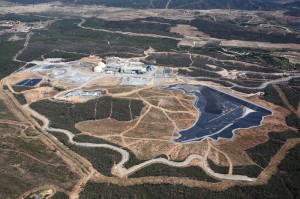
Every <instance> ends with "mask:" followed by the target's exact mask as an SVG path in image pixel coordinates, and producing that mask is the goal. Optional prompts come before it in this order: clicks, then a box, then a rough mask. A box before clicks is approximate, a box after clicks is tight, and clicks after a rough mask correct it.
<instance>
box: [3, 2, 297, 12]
mask: <svg viewBox="0 0 300 199" xmlns="http://www.w3.org/2000/svg"><path fill="white" fill-rule="evenodd" d="M7 1H9V2H13V3H20V4H37V3H47V2H54V1H56V0H7ZM60 1H61V2H62V3H76V4H98V5H105V6H113V7H131V8H159V9H161V8H173V9H242V10H270V9H278V8H290V7H295V6H299V1H293V0H284V1H281V0H280V1H279V0H202V1H199V0H77V1H74V0H60Z"/></svg>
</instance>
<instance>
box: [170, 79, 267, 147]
mask: <svg viewBox="0 0 300 199" xmlns="http://www.w3.org/2000/svg"><path fill="white" fill-rule="evenodd" d="M165 89H166V90H183V91H184V92H185V93H189V94H194V95H196V97H197V100H196V102H195V104H194V106H195V107H196V108H197V109H198V110H199V112H200V117H199V118H198V121H197V122H196V124H195V125H194V126H193V127H191V128H189V129H186V130H183V131H181V132H179V134H180V136H179V137H178V138H176V139H174V141H176V142H181V143H184V142H192V141H200V140H202V139H204V138H206V137H211V138H213V139H215V140H218V139H219V138H226V139H231V138H233V137H234V130H236V129H240V128H250V127H254V126H258V125H260V124H261V122H262V120H263V117H264V116H268V115H271V114H272V112H271V111H269V110H267V109H265V108H263V107H260V106H258V105H255V104H252V103H250V102H248V101H245V100H242V99H240V98H237V97H234V96H232V95H230V94H226V93H224V92H221V91H218V90H216V89H213V88H210V87H207V86H202V85H188V84H177V85H171V86H169V87H167V88H165Z"/></svg>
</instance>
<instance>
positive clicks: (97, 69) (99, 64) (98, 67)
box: [94, 62, 106, 73]
mask: <svg viewBox="0 0 300 199" xmlns="http://www.w3.org/2000/svg"><path fill="white" fill-rule="evenodd" d="M105 67H106V65H105V63H103V62H99V63H98V66H95V68H94V72H95V73H101V72H102V71H103V68H105Z"/></svg>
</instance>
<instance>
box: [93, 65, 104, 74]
mask: <svg viewBox="0 0 300 199" xmlns="http://www.w3.org/2000/svg"><path fill="white" fill-rule="evenodd" d="M102 71H103V69H102V67H101V66H96V67H95V68H94V72H95V73H101V72H102Z"/></svg>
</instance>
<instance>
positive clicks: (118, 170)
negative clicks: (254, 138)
mask: <svg viewBox="0 0 300 199" xmlns="http://www.w3.org/2000/svg"><path fill="white" fill-rule="evenodd" d="M23 107H24V109H26V110H27V111H28V112H30V114H31V115H32V116H34V117H36V118H38V119H40V120H42V121H44V126H43V128H44V129H45V130H47V131H54V132H58V133H63V134H65V135H66V136H67V137H68V141H69V142H70V143H71V144H73V145H76V146H81V147H90V148H108V149H111V150H114V151H116V152H118V153H120V154H121V155H122V160H121V161H120V162H119V163H117V164H116V165H115V166H114V167H113V168H112V173H113V174H115V175H117V176H119V177H127V176H129V175H130V174H132V173H134V172H136V171H137V170H139V169H142V168H144V167H146V166H149V165H151V164H158V163H161V164H166V165H169V166H174V167H186V166H188V165H189V164H190V163H191V161H192V160H200V161H201V163H202V165H201V167H202V169H203V170H204V171H205V172H206V173H207V174H209V175H211V176H213V177H215V178H218V179H225V180H234V181H248V182H249V181H250V182H254V181H256V178H250V177H247V176H242V175H229V174H219V173H216V172H214V171H213V170H212V169H211V168H210V167H209V165H208V162H207V158H206V157H202V156H200V155H190V156H189V157H188V158H187V159H186V160H184V161H183V162H174V161H170V160H167V159H165V158H155V159H151V160H148V161H145V162H143V163H141V164H138V165H135V166H132V167H130V168H128V169H126V168H125V167H124V165H125V163H126V162H128V161H129V157H130V155H129V153H128V152H127V151H126V150H124V149H121V148H118V147H116V146H112V145H109V144H96V143H81V142H76V141H74V139H73V138H74V134H73V133H72V132H70V131H67V130H64V129H56V128H51V127H49V119H48V118H46V117H45V116H42V115H40V114H39V113H37V112H36V111H34V110H32V109H31V108H30V107H29V105H28V104H26V105H24V106H23Z"/></svg>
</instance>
